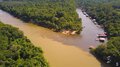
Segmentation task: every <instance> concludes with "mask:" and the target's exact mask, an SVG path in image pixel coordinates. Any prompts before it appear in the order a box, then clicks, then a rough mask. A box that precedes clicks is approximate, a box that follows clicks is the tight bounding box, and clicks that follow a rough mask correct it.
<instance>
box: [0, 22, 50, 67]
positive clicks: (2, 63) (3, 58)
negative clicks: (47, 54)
mask: <svg viewBox="0 0 120 67" xmlns="http://www.w3.org/2000/svg"><path fill="white" fill-rule="evenodd" d="M8 66H9V67H49V66H48V63H47V62H46V60H45V59H44V57H43V51H42V50H41V49H40V48H38V47H35V46H33V44H32V43H31V42H30V40H29V39H27V38H26V37H25V36H24V35H23V33H22V32H21V31H19V30H18V29H17V28H14V27H12V26H10V25H5V24H2V23H1V22H0V67H8Z"/></svg>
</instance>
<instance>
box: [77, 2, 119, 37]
mask: <svg viewBox="0 0 120 67" xmlns="http://www.w3.org/2000/svg"><path fill="white" fill-rule="evenodd" d="M76 1H77V3H78V4H79V5H78V6H80V7H81V8H82V9H83V10H84V11H86V12H87V13H88V14H89V15H90V16H91V17H92V19H96V21H97V22H98V24H100V25H102V26H103V27H104V28H105V30H106V32H107V33H108V34H109V35H110V36H120V0H76Z"/></svg>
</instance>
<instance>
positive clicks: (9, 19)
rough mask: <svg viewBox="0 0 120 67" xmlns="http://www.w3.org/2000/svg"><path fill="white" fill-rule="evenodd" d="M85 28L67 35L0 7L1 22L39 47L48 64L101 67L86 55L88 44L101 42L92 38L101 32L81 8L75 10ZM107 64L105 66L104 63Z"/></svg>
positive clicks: (69, 66) (87, 53)
mask: <svg viewBox="0 0 120 67" xmlns="http://www.w3.org/2000/svg"><path fill="white" fill-rule="evenodd" d="M76 11H77V12H78V14H79V17H80V18H82V25H83V26H84V27H85V28H83V31H82V33H81V35H75V36H66V35H63V34H61V33H56V32H53V31H51V30H49V29H46V28H43V27H40V26H37V25H34V24H31V23H24V22H23V21H21V20H19V19H17V18H15V17H13V16H11V15H10V14H8V13H6V12H4V11H2V10H0V21H2V22H3V23H5V24H10V25H12V26H15V27H18V28H19V29H20V30H22V31H23V32H24V34H25V36H27V37H28V38H29V39H30V40H31V41H32V43H33V44H34V45H35V46H38V47H41V48H42V49H43V51H44V55H45V58H46V59H47V60H48V62H49V63H50V66H51V67H104V66H102V65H101V63H100V62H99V61H98V60H97V59H96V58H95V57H93V56H92V55H91V54H89V49H88V48H89V46H95V47H96V46H98V45H99V44H101V43H100V42H98V41H95V39H96V38H97V33H103V32H104V31H103V30H102V29H101V28H98V27H97V26H96V25H94V24H93V23H92V21H91V20H90V19H89V18H88V17H86V16H85V15H84V14H83V13H82V11H81V10H80V9H77V10H76ZM105 67H106V66H105Z"/></svg>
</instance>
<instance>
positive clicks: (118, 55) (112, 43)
mask: <svg viewBox="0 0 120 67" xmlns="http://www.w3.org/2000/svg"><path fill="white" fill-rule="evenodd" d="M94 53H95V55H96V56H97V57H99V58H100V59H102V60H104V61H105V62H108V61H109V60H108V59H107V57H109V56H110V64H112V66H116V63H119V64H120V37H113V38H111V39H110V40H109V42H108V43H107V44H106V45H100V46H99V47H97V48H96V49H95V50H94ZM118 67H119V66H118Z"/></svg>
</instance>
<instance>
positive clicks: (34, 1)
mask: <svg viewBox="0 0 120 67" xmlns="http://www.w3.org/2000/svg"><path fill="white" fill-rule="evenodd" d="M0 8H1V9H2V10H5V11H7V12H9V13H10V14H12V15H14V16H15V17H18V18H20V19H22V20H24V21H25V22H32V23H34V24H37V25H40V26H43V27H47V28H49V29H52V30H54V31H61V30H71V31H77V32H78V33H80V31H81V29H82V27H81V19H79V18H78V15H77V12H76V7H75V2H74V0H10V1H9V0H5V1H4V2H2V3H0Z"/></svg>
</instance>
